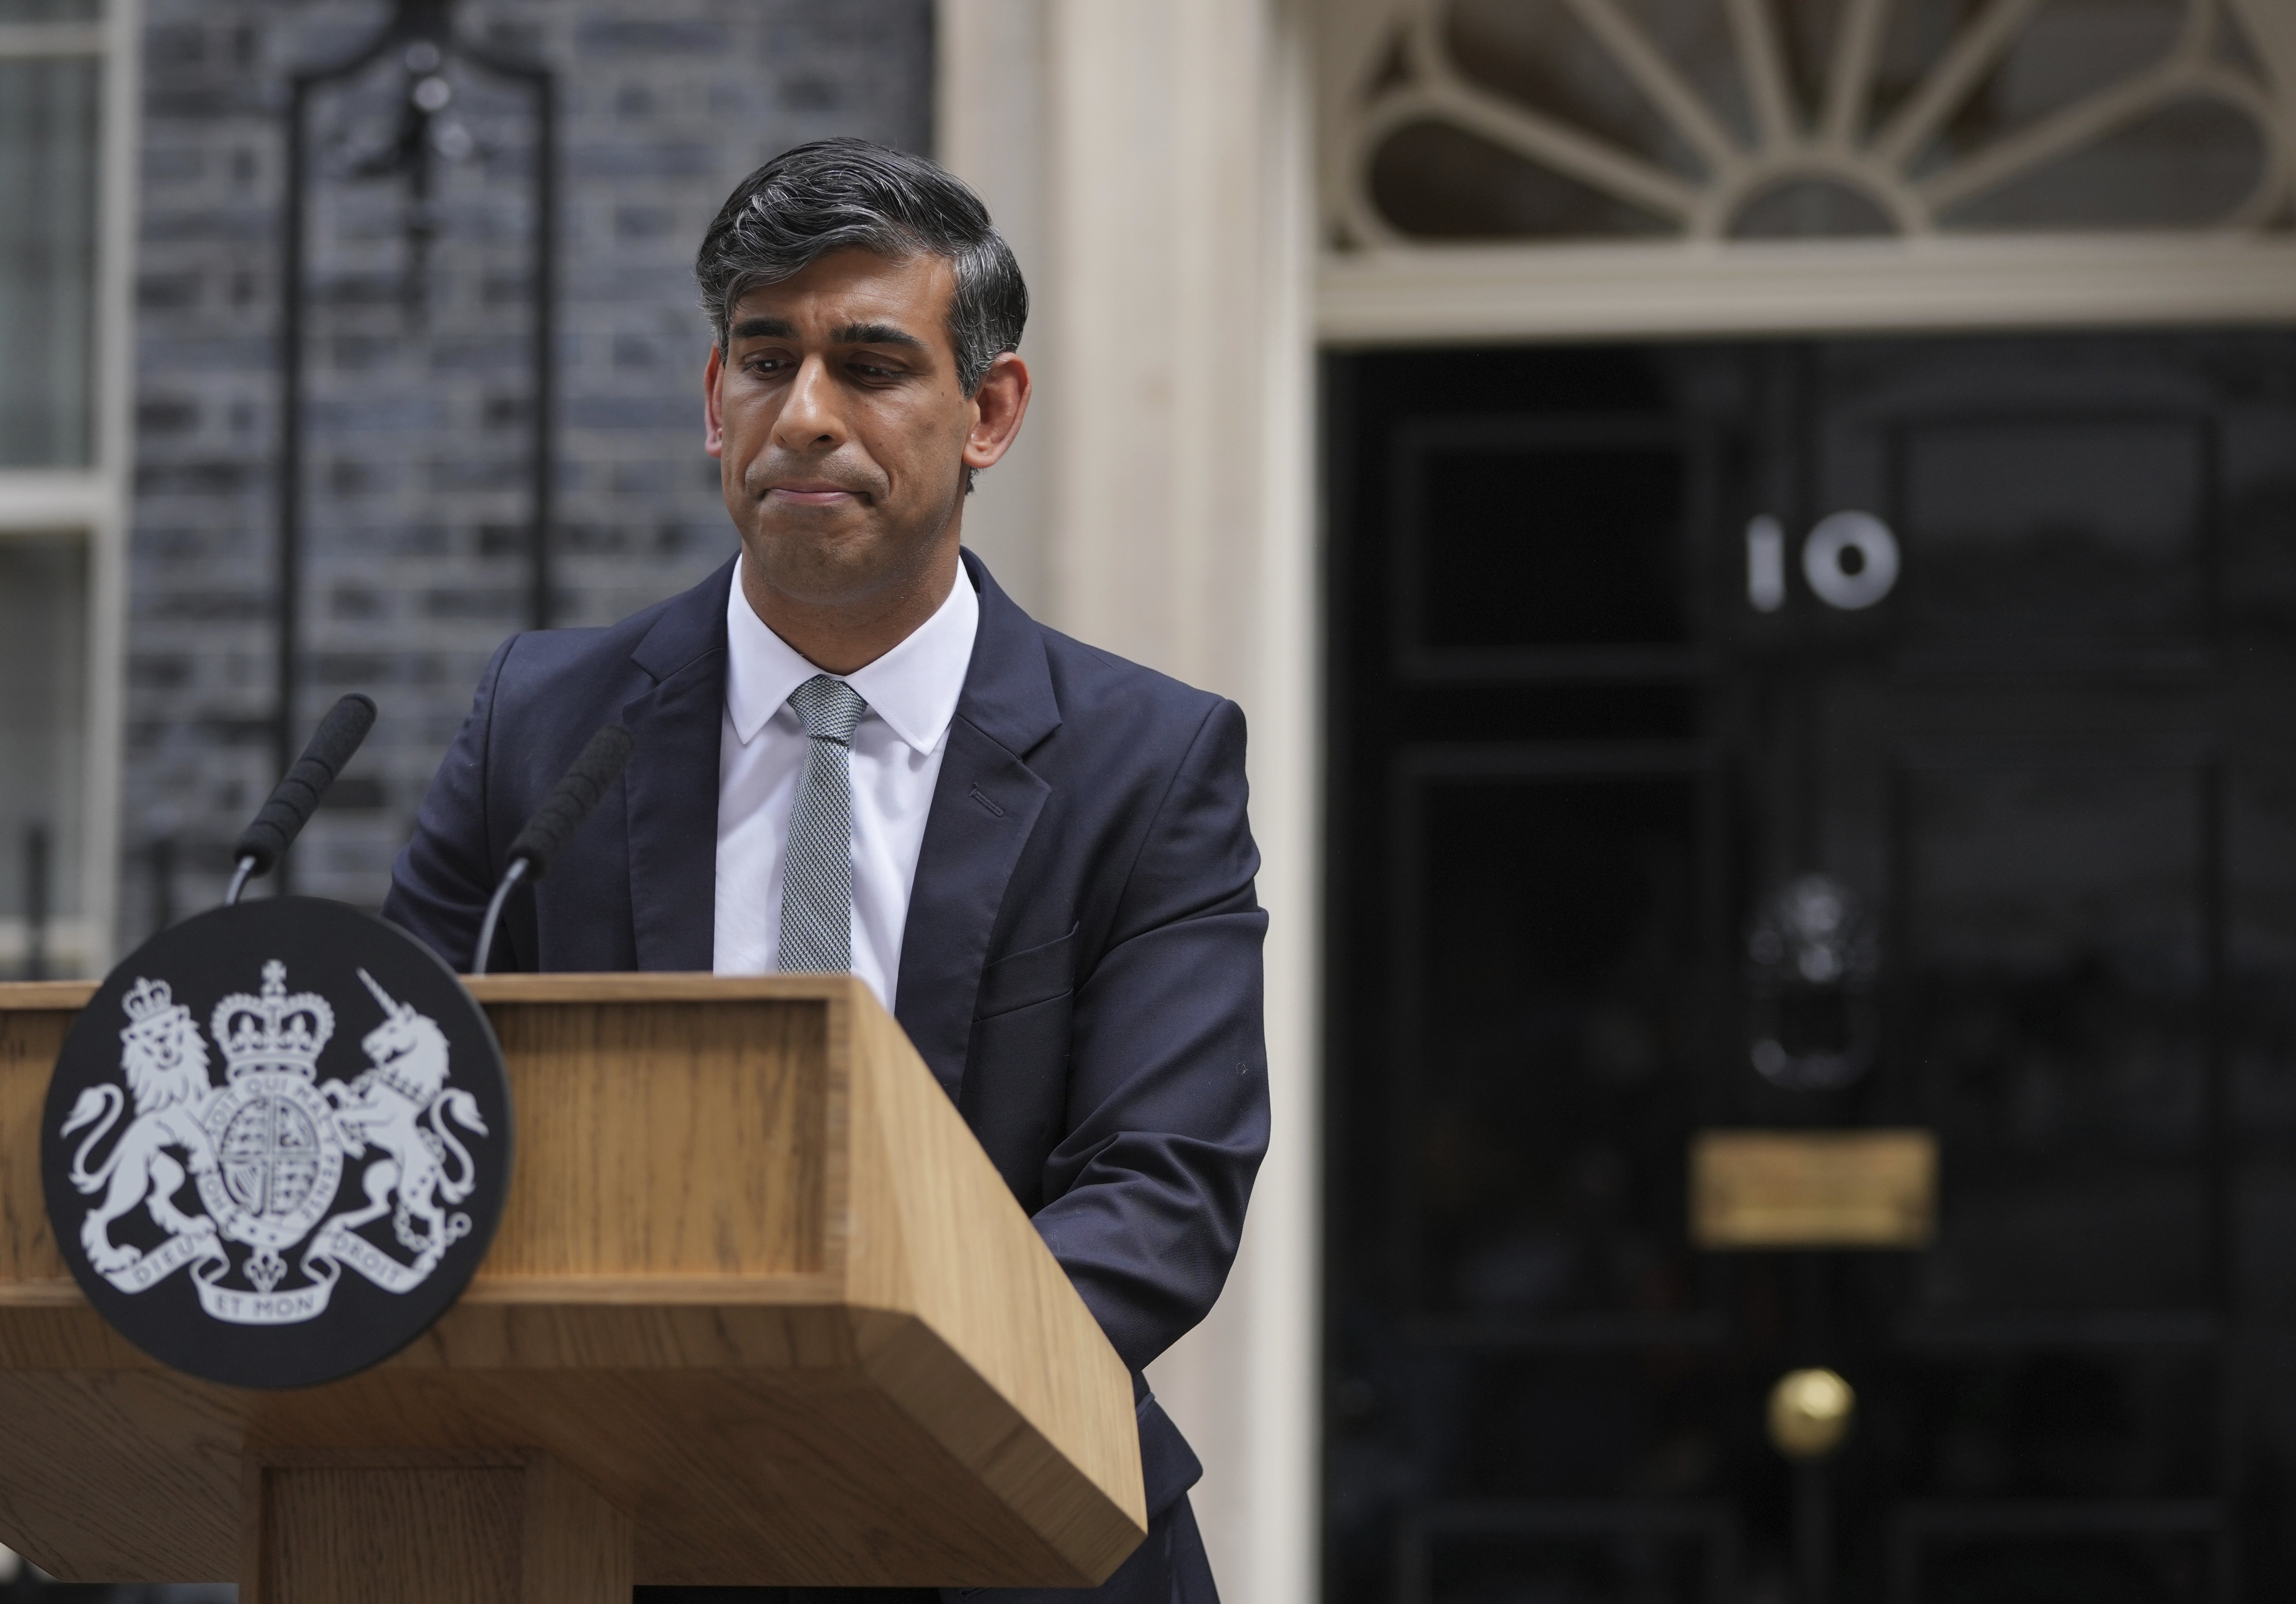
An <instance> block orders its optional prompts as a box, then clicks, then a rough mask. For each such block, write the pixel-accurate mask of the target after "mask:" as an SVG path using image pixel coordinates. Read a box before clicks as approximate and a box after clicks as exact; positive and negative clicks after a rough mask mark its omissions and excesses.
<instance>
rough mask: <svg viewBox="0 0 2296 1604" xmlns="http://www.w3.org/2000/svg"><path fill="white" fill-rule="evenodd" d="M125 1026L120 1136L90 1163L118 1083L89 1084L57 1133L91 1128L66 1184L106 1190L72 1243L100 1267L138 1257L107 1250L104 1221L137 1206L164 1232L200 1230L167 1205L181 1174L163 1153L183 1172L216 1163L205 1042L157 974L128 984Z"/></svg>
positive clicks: (117, 1101)
mask: <svg viewBox="0 0 2296 1604" xmlns="http://www.w3.org/2000/svg"><path fill="white" fill-rule="evenodd" d="M121 1006H122V1007H124V1008H126V1009H127V1017H128V1024H127V1028H126V1029H125V1030H123V1031H121V1032H119V1045H120V1052H119V1067H120V1070H121V1072H122V1073H124V1074H125V1075H126V1076H127V1085H128V1088H129V1090H131V1091H132V1092H133V1093H134V1095H135V1118H134V1119H133V1120H131V1121H129V1122H128V1124H127V1129H126V1130H125V1131H121V1132H120V1136H119V1141H118V1142H116V1143H114V1144H113V1146H112V1148H111V1153H110V1154H109V1155H108V1156H106V1157H105V1158H104V1159H103V1161H102V1163H100V1164H97V1165H96V1166H95V1167H94V1169H90V1168H89V1167H88V1162H87V1156H88V1153H89V1152H90V1150H91V1149H93V1148H94V1147H96V1145H97V1144H99V1143H100V1142H102V1140H103V1139H104V1138H105V1137H106V1136H107V1135H108V1134H110V1132H111V1128H112V1127H113V1126H114V1125H115V1124H117V1123H119V1116H120V1113H121V1110H122V1108H123V1107H124V1106H125V1104H126V1101H127V1099H126V1098H125V1097H124V1096H123V1095H122V1093H121V1091H120V1090H119V1087H118V1086H117V1085H114V1084H110V1083H107V1084H105V1085H102V1086H91V1087H89V1088H88V1089H87V1090H85V1091H83V1092H81V1093H80V1094H79V1100H78V1102H77V1103H75V1104H73V1105H72V1111H71V1117H70V1119H67V1120H66V1121H65V1122H64V1127H63V1131H62V1134H63V1135H65V1136H70V1134H71V1133H72V1132H73V1131H78V1130H80V1129H82V1128H83V1127H85V1126H87V1125H91V1124H92V1125H94V1127H95V1129H94V1130H93V1131H89V1132H88V1133H87V1135H86V1137H84V1138H83V1139H81V1141H80V1144H79V1151H78V1153H76V1154H74V1155H73V1156H72V1167H71V1180H72V1185H74V1186H75V1187H77V1188H78V1189H79V1190H80V1191H81V1192H83V1193H94V1192H96V1191H98V1190H102V1189H105V1188H107V1187H108V1188H109V1190H108V1191H106V1192H105V1194H104V1199H103V1201H102V1204H100V1205H97V1206H96V1207H94V1208H92V1209H90V1210H89V1211H88V1213H87V1217H86V1219H85V1220H84V1221H82V1222H81V1223H80V1230H79V1237H80V1245H81V1246H83V1247H84V1248H85V1249H86V1252H87V1256H88V1262H89V1263H92V1264H94V1266H95V1268H96V1269H97V1270H98V1271H102V1272H104V1273H107V1274H108V1273H111V1272H112V1271H120V1270H125V1269H126V1268H127V1266H129V1265H130V1264H133V1263H135V1261H136V1260H137V1259H139V1258H141V1257H143V1254H142V1252H141V1251H140V1250H139V1249H137V1248H135V1247H132V1246H116V1245H115V1244H114V1243H113V1242H112V1240H111V1224H112V1222H114V1221H115V1220H118V1219H119V1217H120V1216H121V1215H123V1214H126V1213H128V1212H129V1211H130V1210H132V1209H134V1208H135V1205H137V1204H139V1203H141V1204H145V1205H147V1206H148V1207H149V1208H150V1210H151V1214H152V1220H153V1221H154V1222H156V1223H157V1224H158V1225H159V1226H160V1229H161V1230H165V1231H167V1232H168V1233H169V1234H170V1235H171V1236H181V1235H183V1234H184V1232H186V1231H191V1230H198V1229H200V1228H201V1226H202V1225H203V1224H204V1222H202V1221H199V1220H195V1219H193V1218H192V1217H191V1216H190V1215H188V1214H186V1213H184V1212H183V1211H182V1210H181V1209H178V1208H177V1207H176V1205H175V1201H174V1199H175V1196H176V1192H177V1191H178V1190H180V1189H182V1187H183V1184H184V1176H185V1166H184V1163H178V1162H177V1161H176V1159H175V1158H173V1157H171V1156H169V1155H168V1149H169V1148H174V1149H176V1150H177V1151H178V1152H181V1153H182V1154H184V1159H185V1162H187V1163H188V1164H189V1166H190V1170H189V1172H190V1173H191V1174H193V1175H202V1174H205V1173H206V1172H208V1171H209V1170H212V1169H213V1168H215V1155H214V1153H213V1152H212V1151H211V1150H210V1149H209V1144H208V1133H207V1131H205V1130H204V1129H203V1128H202V1127H201V1124H200V1113H201V1109H202V1108H203V1107H205V1106H206V1104H207V1100H208V1098H209V1097H211V1096H213V1095H214V1090H215V1088H214V1086H213V1084H212V1083H211V1082H209V1078H208V1049H207V1042H206V1041H205V1039H204V1038H202V1037H201V1034H200V1030H199V1025H198V1024H197V1023H196V1022H195V1021H194V1020H193V1018H192V1013H191V1010H190V1009H189V1008H184V1006H183V1005H181V1004H180V1003H177V1002H176V1000H175V999H174V997H173V996H172V995H171V994H170V992H169V991H168V983H167V982H166V981H164V980H160V981H152V980H141V979H139V980H138V981H136V983H135V986H134V987H133V988H132V989H131V990H130V991H128V993H127V998H126V999H124V1001H123V1003H122V1005H121Z"/></svg>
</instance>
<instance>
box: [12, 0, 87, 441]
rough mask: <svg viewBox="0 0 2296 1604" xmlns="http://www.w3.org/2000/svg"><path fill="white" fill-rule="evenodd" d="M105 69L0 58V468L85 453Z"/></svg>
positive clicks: (74, 61)
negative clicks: (100, 94)
mask: <svg viewBox="0 0 2296 1604" xmlns="http://www.w3.org/2000/svg"><path fill="white" fill-rule="evenodd" d="M11 4H13V5H16V6H19V7H21V6H22V5H24V4H31V5H32V6H33V7H34V8H35V9H37V8H38V6H39V4H41V0H0V20H6V19H7V18H8V15H9V13H8V12H7V11H6V10H5V9H4V8H5V7H7V6H9V5H11ZM100 67H101V64H100V63H99V62H96V61H94V60H93V59H90V58H87V57H70V56H68V57H50V58H38V57H34V58H29V59H24V60H17V61H8V60H0V468H7V467H17V468H22V467H76V466H79V465H84V464H86V462H88V461H89V459H90V451H89V444H90V433H91V430H90V413H91V408H90V407H89V393H88V391H89V384H88V381H89V376H90V375H89V369H90V366H91V354H90V353H91V349H92V345H93V341H92V340H91V338H90V335H91V333H92V330H91V327H90V322H89V318H90V314H91V310H92V299H93V292H94V287H95V200H96V197H95V181H96V137H97V115H96V96H97V85H98V83H99V81H100V80H99V72H100Z"/></svg>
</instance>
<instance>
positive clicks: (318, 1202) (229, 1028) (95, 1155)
mask: <svg viewBox="0 0 2296 1604" xmlns="http://www.w3.org/2000/svg"><path fill="white" fill-rule="evenodd" d="M358 977H359V979H360V980H361V981H362V982H363V983H365V987H366V989H367V991H369V992H370V993H371V994H372V995H373V998H374V999H375V1001H376V1002H377V1003H379V1004H381V1007H382V1012H383V1019H382V1023H381V1024H379V1025H377V1026H375V1027H374V1029H373V1030H371V1031H369V1032H367V1033H366V1034H365V1036H364V1037H363V1038H361V1040H360V1042H359V1047H360V1049H361V1050H362V1051H363V1052H365V1055H366V1057H367V1061H368V1064H369V1067H368V1068H367V1069H366V1070H365V1072H364V1073H360V1074H359V1075H357V1077H356V1078H355V1079H353V1080H352V1081H351V1082H349V1084H348V1085H346V1084H344V1083H343V1082H341V1081H325V1082H322V1081H320V1080H319V1079H318V1070H319V1055H320V1053H321V1051H322V1050H323V1049H324V1048H325V1047H326V1045H327V1042H328V1041H329V1039H330V1038H332V1036H333V1034H334V1030H335V1012H334V1008H333V1007H332V1005H331V1004H329V1003H328V1001H327V1000H326V999H324V998H323V997H319V996H316V995H314V994H313V993H310V992H307V991H300V992H297V993H295V994H293V995H289V993H288V991H287V967H286V965H284V964H283V963H281V962H279V961H278V960H277V959H273V960H272V961H270V962H268V963H266V964H265V965H264V966H263V986H262V994H261V995H260V996H249V995H248V994H247V993H245V992H236V993H234V994H233V995H231V996H229V997H226V998H225V999H223V1000H222V1001H221V1002H220V1003H217V1005H216V1008H215V1012H214V1015H213V1016H212V1017H211V1019H210V1020H209V1034H211V1035H212V1036H213V1038H214V1041H215V1047H216V1049H217V1051H218V1052H220V1053H221V1054H222V1056H223V1061H224V1078H223V1080H222V1082H221V1083H220V1084H218V1083H217V1082H216V1081H215V1080H214V1078H213V1076H212V1073H211V1070H210V1060H209V1051H208V1041H207V1039H206V1038H205V1037H202V1036H201V1033H200V1028H199V1024H198V1022H197V1021H196V1020H194V1019H193V1016H192V1011H191V1010H190V1009H189V1008H185V1007H184V1005H183V1004H181V1003H178V1002H176V1000H175V998H174V996H173V994H172V993H171V991H170V990H169V988H168V983H167V982H166V981H164V980H158V981H154V980H146V979H141V978H139V979H138V980H137V981H136V982H135V985H134V986H133V987H132V988H131V989H130V990H129V991H127V995H126V996H125V998H124V999H122V1004H121V1006H122V1008H124V1009H125V1011H126V1013H127V1025H126V1027H125V1028H124V1029H122V1030H121V1031H120V1032H119V1044H120V1056H119V1067H120V1073H121V1075H122V1078H123V1079H124V1081H125V1082H126V1085H125V1087H124V1089H123V1087H122V1086H121V1085H119V1084H118V1083H114V1082H104V1083H102V1084H99V1085H95V1086H91V1087H88V1088H87V1089H86V1090H84V1091H82V1092H81V1093H80V1095H79V1098H78V1101H76V1102H75V1103H74V1104H73V1105H72V1109H71V1112H70V1115H68V1116H67V1117H66V1118H65V1120H64V1123H63V1125H62V1128H61V1134H62V1135H63V1136H64V1137H65V1138H67V1139H69V1138H70V1137H71V1136H73V1135H74V1134H75V1133H77V1132H79V1131H86V1135H85V1136H83V1137H81V1138H80V1141H79V1146H78V1150H77V1151H76V1152H75V1153H74V1154H73V1156H72V1162H71V1171H70V1179H71V1184H72V1185H73V1187H75V1188H76V1189H78V1191H79V1192H80V1193H81V1194H82V1195H84V1196H86V1197H96V1195H97V1194H99V1193H100V1194H102V1197H101V1200H100V1201H97V1202H94V1203H93V1204H91V1205H90V1206H89V1208H88V1211H87V1213H86V1217H85V1218H84V1219H83V1220H82V1222H81V1224H80V1232H79V1236H80V1245H81V1246H82V1247H83V1248H84V1249H85V1250H86V1254H87V1257H88V1262H89V1263H90V1264H91V1265H92V1266H93V1267H94V1270H95V1271H96V1273H97V1274H99V1275H101V1276H102V1277H103V1279H105V1280H107V1281H109V1282H110V1283H111V1285H112V1286H113V1287H117V1288H118V1289H119V1291H121V1292H124V1293H129V1294H134V1293H140V1292H144V1291H148V1290H150V1289H151V1288H152V1287H156V1286H158V1285H159V1284H160V1282H161V1281H163V1280H165V1279H168V1277H169V1276H171V1275H173V1274H174V1273H175V1272H176V1271H178V1270H181V1269H184V1268H185V1267H186V1266H189V1267H190V1270H191V1272H192V1280H193V1284H194V1285H195V1286H196V1287H197V1289H198V1292H199V1298H200V1303H201V1306H202V1307H203V1308H204V1309H205V1310H206V1311H207V1312H208V1313H209V1314H210V1315H211V1316H213V1317H214V1318H216V1319H217V1320H226V1321H229V1322H231V1323H233V1324H235V1325H250V1326H284V1325H292V1324H295V1323H297V1322H299V1321H301V1320H311V1319H315V1318H316V1317H317V1316H318V1315H320V1314H322V1313H324V1312H325V1310H326V1307H327V1303H328V1300H329V1298H330V1297H331V1296H332V1294H333V1292H334V1289H335V1287H336V1285H337V1283H338V1282H339V1281H340V1279H341V1275H342V1270H343V1267H344V1266H346V1265H348V1267H349V1268H350V1269H352V1270H355V1271H357V1272H358V1273H359V1274H360V1275H362V1276H364V1277H365V1279H368V1280H370V1281H372V1282H373V1283H374V1284H375V1285H376V1286H377V1287H381V1288H382V1289H383V1290H385V1291H387V1292H394V1293H402V1294H403V1293H406V1292H409V1291H412V1290H413V1289H414V1287H418V1286H420V1285H422V1282H423V1281H424V1280H425V1279H427V1278H428V1277H429V1276H430V1272H431V1271H432V1270H433V1269H435V1268H436V1267H437V1266H438V1263H439V1257H440V1255H441V1254H444V1253H445V1252H446V1251H447V1246H448V1245H449V1244H451V1243H453V1242H455V1240H457V1239H458V1238H462V1237H463V1236H466V1235H467V1234H469V1232H470V1230H471V1221H470V1216H469V1215H468V1214H466V1213H460V1212H457V1210H456V1206H455V1205H458V1204H461V1203H462V1202H463V1200H464V1199H466V1198H467V1197H469V1196H470V1195H471V1189H472V1187H473V1186H474V1185H475V1184H476V1182H477V1179H478V1176H477V1172H476V1170H475V1168H474V1167H473V1165H472V1163H471V1154H470V1150H469V1148H468V1147H465V1146H464V1145H463V1142H462V1141H461V1140H459V1139H457V1137H456V1130H457V1128H458V1127H459V1128H460V1129H461V1130H462V1131H465V1132H468V1133H470V1134H472V1135H475V1136H480V1137H483V1136H485V1135H486V1134H487V1133H488V1132H487V1127H486V1123H485V1120H484V1118H483V1117H482V1116H481V1115H480V1111H479V1105H478V1101H477V1099H476V1098H473V1097H472V1096H471V1093H470V1092H468V1091H466V1090H460V1089H456V1088H450V1087H449V1086H448V1085H447V1079H448V1066H447V1057H448V1053H447V1035H446V1032H443V1031H442V1030H440V1029H439V1025H438V1024H437V1023H436V1022H435V1021H433V1020H431V1019H430V1018H427V1017H425V1016H423V1015H422V1014H421V1013H419V1012H417V1011H416V1010H415V1008H414V1006H413V1005H412V1004H409V1003H402V1002H399V1001H398V1000H396V999H393V998H392V997H391V996H390V995H389V993H388V992H386V991H384V990H383V989H382V988H381V986H379V985H377V984H376V983H375V981H374V978H373V976H372V975H369V974H368V973H367V972H366V971H365V969H360V970H359V971H358ZM123 1119H124V1120H125V1122H126V1123H125V1124H124V1125H123V1124H122V1121H123ZM107 1144H108V1145H107ZM347 1166H356V1167H357V1170H358V1173H357V1177H356V1180H357V1185H356V1186H355V1187H346V1186H345V1184H344V1180H345V1176H344V1171H345V1168H346V1167H347ZM186 1180H190V1181H191V1182H192V1183H193V1187H194V1188H195V1189H196V1190H197V1194H198V1197H199V1200H200V1203H201V1205H204V1211H205V1212H204V1213H199V1214H193V1213H185V1212H184V1209H183V1208H182V1207H180V1206H179V1202H180V1200H181V1198H182V1195H183V1189H184V1182H185V1181H186ZM346 1193H348V1194H349V1197H348V1199H346V1197H345V1196H344V1195H345V1194H346ZM339 1204H340V1205H342V1206H340V1208H338V1205H339ZM139 1206H140V1207H142V1208H143V1210H144V1211H145V1212H146V1213H149V1215H150V1216H151V1219H152V1222H153V1223H154V1224H156V1225H157V1226H158V1227H159V1228H160V1230H161V1231H164V1232H165V1233H166V1240H165V1241H164V1242H162V1243H160V1244H159V1245H158V1246H153V1247H151V1248H149V1249H143V1248H138V1247H136V1246H133V1245H131V1244H127V1243H123V1242H119V1241H116V1240H114V1238H113V1236H112V1231H113V1228H114V1227H115V1226H117V1225H119V1223H120V1222H122V1221H123V1220H125V1219H127V1218H128V1217H129V1216H132V1215H133V1214H134V1213H135V1210H136V1209H137V1208H138V1207H139ZM386 1216H388V1217H389V1237H388V1243H389V1246H378V1243H377V1240H375V1239H371V1238H370V1237H368V1236H366V1235H362V1234H360V1228H362V1227H365V1226H370V1225H373V1226H374V1230H373V1237H374V1238H382V1236H383V1232H382V1230H381V1226H380V1225H379V1224H376V1223H375V1222H381V1221H382V1220H383V1219H384V1218H385V1217H386ZM138 1229H139V1230H140V1229H141V1228H138ZM144 1234H146V1235H147V1236H148V1233H144ZM291 1257H292V1258H293V1259H294V1268H293V1271H291V1270H290V1265H289V1261H290V1258H291Z"/></svg>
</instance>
